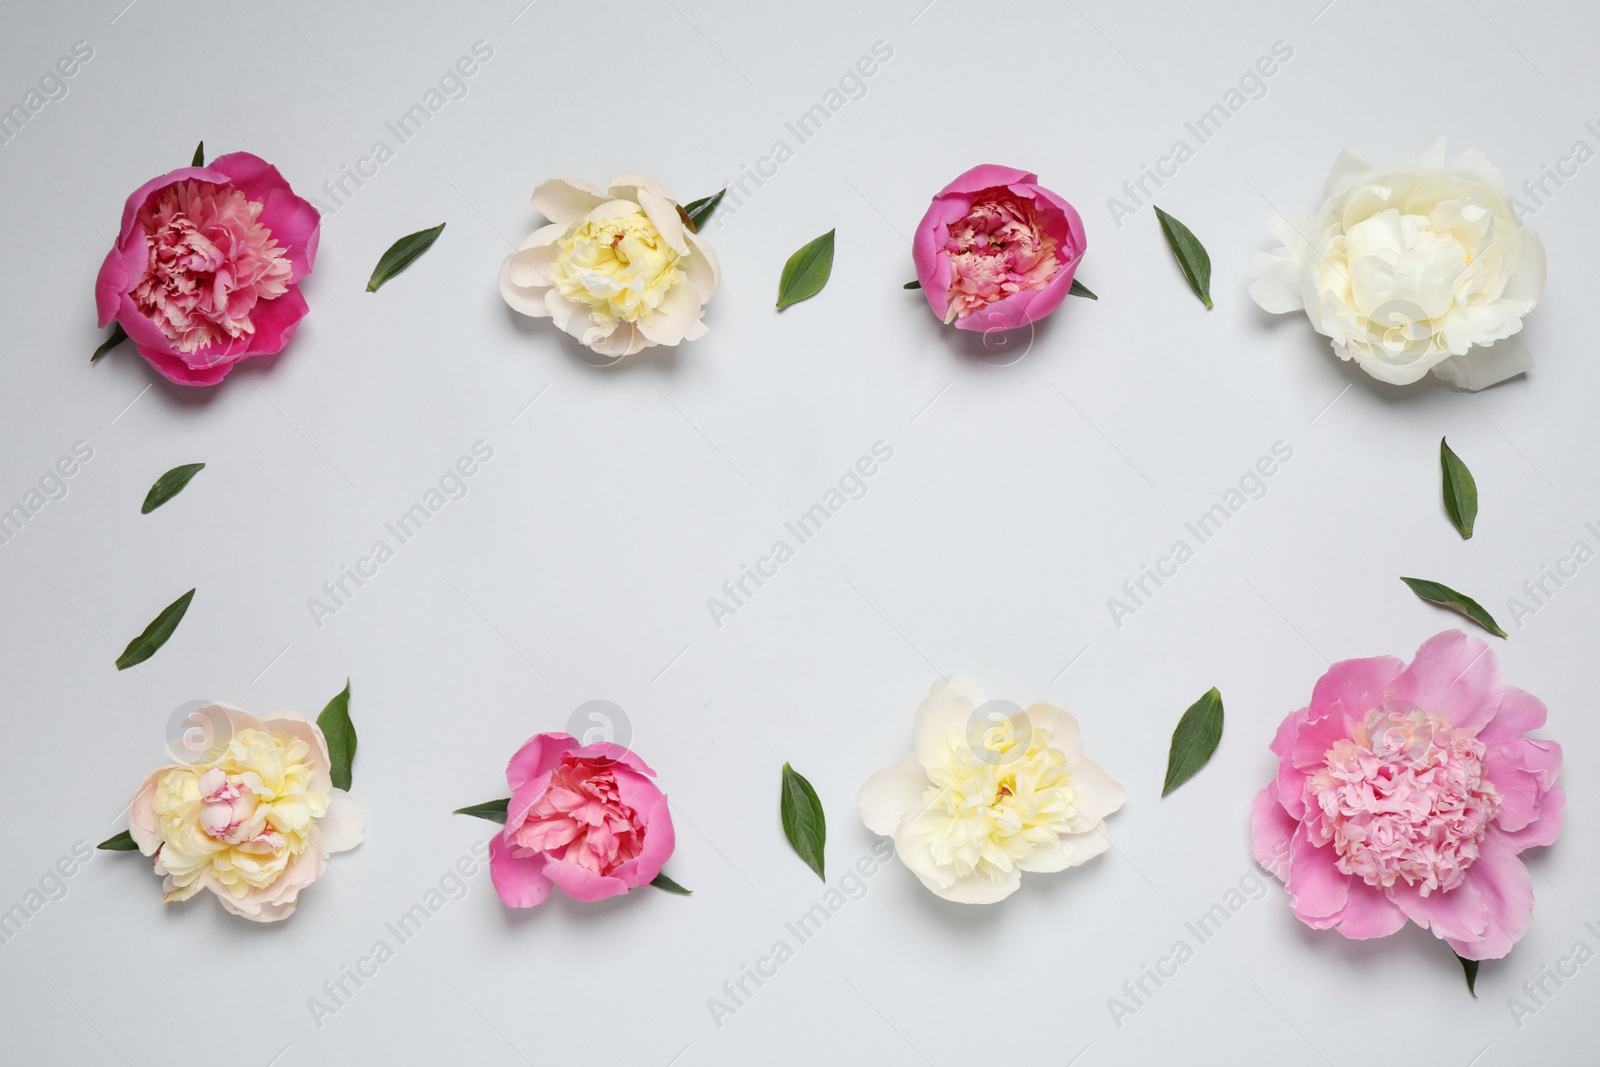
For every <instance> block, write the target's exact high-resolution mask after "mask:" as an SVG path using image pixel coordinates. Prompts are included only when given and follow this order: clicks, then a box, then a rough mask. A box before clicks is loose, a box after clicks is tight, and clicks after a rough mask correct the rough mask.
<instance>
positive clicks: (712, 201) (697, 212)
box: [683, 189, 728, 233]
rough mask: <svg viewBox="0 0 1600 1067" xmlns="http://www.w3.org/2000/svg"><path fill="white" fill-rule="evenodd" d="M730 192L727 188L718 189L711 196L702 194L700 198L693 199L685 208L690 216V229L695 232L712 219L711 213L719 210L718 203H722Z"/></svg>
mask: <svg viewBox="0 0 1600 1067" xmlns="http://www.w3.org/2000/svg"><path fill="white" fill-rule="evenodd" d="M727 193H728V190H727V189H718V190H717V191H716V192H715V193H713V194H711V195H710V196H702V197H701V198H700V199H699V200H691V201H690V202H689V203H688V204H687V205H685V207H684V208H683V213H684V214H685V215H687V216H688V217H689V229H691V230H693V231H694V232H695V233H699V232H700V228H701V227H702V226H704V225H705V224H706V223H707V222H710V221H711V213H712V212H713V211H715V210H717V205H718V204H720V203H722V198H723V197H724V196H726V195H727Z"/></svg>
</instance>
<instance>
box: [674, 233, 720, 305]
mask: <svg viewBox="0 0 1600 1067" xmlns="http://www.w3.org/2000/svg"><path fill="white" fill-rule="evenodd" d="M685 236H686V237H687V239H688V241H689V248H690V253H689V256H688V258H687V259H684V260H680V261H679V263H678V266H679V267H681V268H683V272H684V274H686V275H688V277H689V284H690V285H692V286H694V289H695V292H697V293H699V294H700V303H702V304H705V303H709V302H710V300H711V298H712V297H713V296H716V295H717V289H718V288H719V287H720V286H721V284H722V266H721V264H719V263H718V262H717V254H716V253H715V252H713V251H712V250H711V246H710V245H709V244H707V243H706V242H705V239H704V238H702V237H701V236H700V235H699V234H694V233H690V234H686V235H685Z"/></svg>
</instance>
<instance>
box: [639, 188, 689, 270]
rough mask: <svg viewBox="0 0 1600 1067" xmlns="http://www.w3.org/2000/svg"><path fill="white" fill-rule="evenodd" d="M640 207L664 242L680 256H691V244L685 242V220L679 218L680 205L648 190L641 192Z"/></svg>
mask: <svg viewBox="0 0 1600 1067" xmlns="http://www.w3.org/2000/svg"><path fill="white" fill-rule="evenodd" d="M639 206H640V207H642V208H644V213H645V216H646V217H647V218H648V219H649V220H650V224H651V225H653V226H654V227H655V228H656V232H658V233H660V234H661V238H662V240H664V241H666V242H667V247H669V248H671V249H672V250H673V251H674V252H676V253H678V255H680V256H687V255H688V254H689V242H688V241H686V240H684V235H685V234H686V233H687V232H688V231H687V230H685V229H684V228H683V219H682V218H680V217H679V216H678V205H677V204H675V203H673V202H672V201H671V200H669V199H668V198H667V197H665V196H658V195H656V194H655V193H652V192H650V191H649V190H647V189H641V190H639Z"/></svg>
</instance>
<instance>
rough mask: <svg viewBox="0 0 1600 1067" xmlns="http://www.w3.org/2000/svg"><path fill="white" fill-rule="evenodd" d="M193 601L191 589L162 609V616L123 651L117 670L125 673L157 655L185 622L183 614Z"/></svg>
mask: <svg viewBox="0 0 1600 1067" xmlns="http://www.w3.org/2000/svg"><path fill="white" fill-rule="evenodd" d="M193 599H194V590H193V589H191V590H189V591H188V592H187V593H185V594H183V595H182V596H181V597H179V598H178V599H177V600H174V601H173V602H172V603H170V604H168V605H167V606H166V607H164V608H162V609H161V614H160V615H157V616H156V617H155V618H154V619H152V620H150V625H149V626H146V627H145V628H144V633H142V634H140V635H139V636H138V637H135V638H134V639H133V640H132V641H129V642H128V647H127V648H125V649H123V650H122V655H120V656H118V657H117V670H119V671H125V670H127V669H128V668H129V667H132V666H135V665H136V664H140V663H143V662H144V661H145V660H147V659H149V658H150V657H151V656H153V655H155V654H156V649H158V648H160V647H161V646H162V645H164V644H166V643H167V638H169V637H171V636H172V631H174V630H176V629H177V628H178V623H180V622H182V621H183V613H184V612H186V611H188V610H189V601H191V600H193Z"/></svg>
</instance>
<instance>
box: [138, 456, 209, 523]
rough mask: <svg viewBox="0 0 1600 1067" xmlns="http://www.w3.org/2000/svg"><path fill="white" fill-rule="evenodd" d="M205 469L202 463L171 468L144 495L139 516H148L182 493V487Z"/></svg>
mask: <svg viewBox="0 0 1600 1067" xmlns="http://www.w3.org/2000/svg"><path fill="white" fill-rule="evenodd" d="M205 469H206V465H205V464H204V463H185V464H184V465H183V466H181V467H173V468H172V469H171V470H169V471H168V472H167V473H165V474H163V475H162V476H161V477H159V478H157V479H156V484H154V485H152V486H151V487H150V491H149V492H148V493H146V494H145V495H144V504H143V506H141V507H140V508H139V514H141V515H148V514H150V513H151V512H152V511H154V510H155V509H156V508H159V507H160V506H161V505H162V504H165V503H166V502H167V501H169V500H171V499H172V498H173V497H175V496H177V495H178V494H179V493H181V492H183V487H184V486H186V485H188V484H189V479H190V478H193V477H194V476H195V475H196V474H199V473H200V472H201V471H203V470H205Z"/></svg>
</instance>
